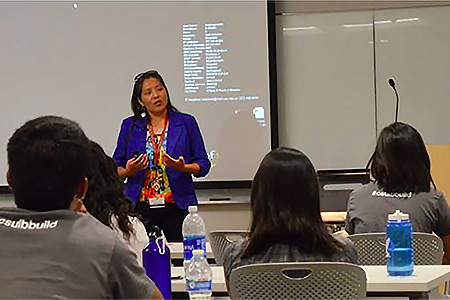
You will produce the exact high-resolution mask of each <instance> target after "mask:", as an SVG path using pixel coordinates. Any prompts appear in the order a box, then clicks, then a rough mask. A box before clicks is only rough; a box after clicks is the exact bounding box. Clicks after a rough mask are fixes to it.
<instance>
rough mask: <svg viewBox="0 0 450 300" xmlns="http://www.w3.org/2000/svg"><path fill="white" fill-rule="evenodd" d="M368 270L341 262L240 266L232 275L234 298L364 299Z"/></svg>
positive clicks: (246, 299)
mask: <svg viewBox="0 0 450 300" xmlns="http://www.w3.org/2000/svg"><path fill="white" fill-rule="evenodd" d="M366 286H367V279H366V273H365V272H364V269H362V268H361V267H359V266H357V265H353V264H349V263H340V262H315V263H298V262H297V263H266V264H255V265H247V266H242V267H239V268H237V269H235V270H233V272H231V276H230V289H231V299H243V300H250V299H255V300H261V299H277V300H284V299H286V300H288V299H289V300H290V299H333V300H334V299H363V298H365V297H366Z"/></svg>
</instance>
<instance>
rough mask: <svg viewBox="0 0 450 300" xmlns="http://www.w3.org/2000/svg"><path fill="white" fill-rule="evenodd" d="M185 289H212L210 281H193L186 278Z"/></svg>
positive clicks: (189, 290) (190, 290)
mask: <svg viewBox="0 0 450 300" xmlns="http://www.w3.org/2000/svg"><path fill="white" fill-rule="evenodd" d="M186 290H187V291H188V292H193V291H212V281H211V280H207V281H195V280H189V279H186Z"/></svg>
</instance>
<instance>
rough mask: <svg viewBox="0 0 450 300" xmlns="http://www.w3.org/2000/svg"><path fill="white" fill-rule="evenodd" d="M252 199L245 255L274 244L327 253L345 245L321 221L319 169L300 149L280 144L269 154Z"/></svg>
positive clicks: (247, 255)
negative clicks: (250, 220)
mask: <svg viewBox="0 0 450 300" xmlns="http://www.w3.org/2000/svg"><path fill="white" fill-rule="evenodd" d="M250 199H251V207H252V215H253V216H252V223H251V228H250V234H249V240H248V245H247V247H246V249H245V250H244V252H243V255H242V256H243V257H251V256H253V255H256V254H261V253H264V252H266V251H267V250H268V249H269V248H270V247H271V246H273V245H288V246H290V247H293V248H297V249H298V250H299V252H302V253H307V254H323V255H325V256H327V257H331V256H332V255H333V254H334V253H336V252H337V251H338V249H340V248H342V247H343V245H341V244H340V243H338V242H337V240H336V239H334V238H333V237H332V236H331V235H330V233H329V232H328V229H327V228H326V227H325V225H324V223H323V221H322V217H321V214H320V198H319V185H318V183H317V175H316V171H315V169H314V166H313V165H312V163H311V161H310V160H309V158H308V157H307V156H306V155H305V154H303V153H302V152H301V151H299V150H296V149H292V148H285V147H281V148H278V149H275V150H272V151H271V152H270V153H269V154H267V155H266V156H265V157H264V159H263V161H262V162H261V165H260V166H259V169H258V171H257V172H256V175H255V178H254V179H253V183H252V189H251V196H250Z"/></svg>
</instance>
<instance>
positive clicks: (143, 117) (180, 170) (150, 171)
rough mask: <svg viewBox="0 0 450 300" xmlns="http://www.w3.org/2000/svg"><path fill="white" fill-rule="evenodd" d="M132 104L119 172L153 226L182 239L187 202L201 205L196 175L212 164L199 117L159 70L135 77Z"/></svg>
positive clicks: (119, 146) (120, 150)
mask: <svg viewBox="0 0 450 300" xmlns="http://www.w3.org/2000/svg"><path fill="white" fill-rule="evenodd" d="M131 109H132V111H133V116H131V117H128V118H126V119H125V120H123V122H122V126H121V128H120V133H119V138H118V141H117V146H116V149H115V151H114V154H113V158H114V159H115V161H116V163H117V165H118V172H119V175H120V176H121V177H122V178H124V179H125V178H126V182H127V183H126V188H125V193H126V195H127V196H128V197H129V198H130V199H131V200H132V201H133V202H134V203H135V211H136V212H137V213H139V214H141V215H142V217H143V221H144V224H145V225H146V228H147V230H148V229H149V227H150V226H151V225H158V226H159V227H160V228H161V229H162V230H163V231H164V234H165V236H166V238H167V239H168V240H169V241H171V242H177V241H182V239H183V238H182V234H181V226H182V224H183V220H184V218H185V217H186V215H187V214H188V211H187V207H188V206H189V205H196V204H197V197H196V195H195V191H194V184H193V182H192V175H194V176H196V177H203V176H206V174H208V172H209V170H210V168H211V163H210V161H209V160H208V156H207V154H206V150H205V144H204V142H203V138H202V135H201V133H200V128H199V126H198V124H197V121H196V120H195V118H194V117H193V116H191V115H188V114H185V113H181V112H179V111H178V110H177V109H176V108H175V107H174V106H173V105H172V103H171V102H170V97H169V91H168V90H167V87H166V85H165V83H164V80H163V78H162V77H161V75H160V74H159V73H158V72H157V71H154V70H151V71H147V72H144V73H141V74H138V75H137V76H136V77H135V78H134V87H133V94H132V96H131Z"/></svg>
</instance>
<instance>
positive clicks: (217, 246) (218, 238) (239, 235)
mask: <svg viewBox="0 0 450 300" xmlns="http://www.w3.org/2000/svg"><path fill="white" fill-rule="evenodd" d="M247 236H248V231H242V230H240V231H239V230H233V231H210V232H209V243H210V244H211V249H212V252H213V254H214V259H215V260H216V264H217V265H218V266H222V265H223V262H224V260H225V257H224V256H223V252H224V251H225V248H226V247H227V246H228V245H230V244H231V243H232V242H235V241H238V240H240V239H243V238H246V237H247Z"/></svg>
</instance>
